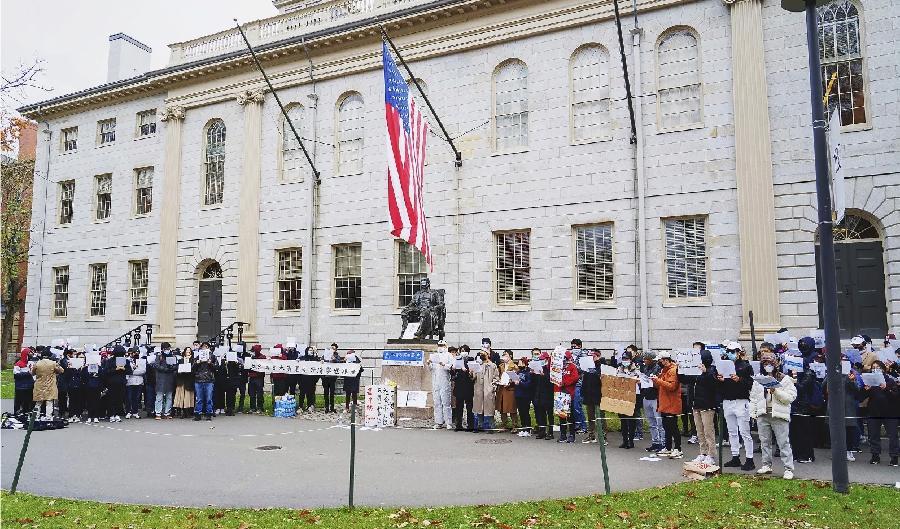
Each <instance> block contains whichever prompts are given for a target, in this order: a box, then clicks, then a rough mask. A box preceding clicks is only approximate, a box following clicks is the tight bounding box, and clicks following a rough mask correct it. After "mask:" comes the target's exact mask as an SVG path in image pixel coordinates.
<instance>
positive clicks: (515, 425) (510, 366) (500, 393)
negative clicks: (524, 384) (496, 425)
mask: <svg viewBox="0 0 900 529" xmlns="http://www.w3.org/2000/svg"><path fill="white" fill-rule="evenodd" d="M512 355H513V352H512V351H510V350H509V349H506V350H504V351H503V353H502V354H501V355H500V365H499V368H500V382H498V383H497V411H499V412H500V424H501V426H500V428H501V430H502V431H509V430H510V429H512V430H518V429H519V413H518V412H517V411H516V388H515V386H514V385H513V383H512V382H511V381H510V380H509V377H508V376H507V377H506V378H505V379H504V377H503V375H504V373H506V371H512V372H515V371H516V363H515V362H513V360H512ZM504 382H505V384H504ZM510 419H511V421H510Z"/></svg>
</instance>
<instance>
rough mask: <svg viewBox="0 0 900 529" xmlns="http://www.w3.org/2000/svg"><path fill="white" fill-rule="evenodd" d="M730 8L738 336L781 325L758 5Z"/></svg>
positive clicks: (732, 1) (733, 0) (751, 0)
mask: <svg viewBox="0 0 900 529" xmlns="http://www.w3.org/2000/svg"><path fill="white" fill-rule="evenodd" d="M723 1H724V3H725V5H727V6H729V7H730V9H731V50H732V51H731V53H732V64H733V83H734V87H733V88H734V89H733V97H734V130H735V134H734V136H735V158H736V179H737V199H738V224H739V233H740V252H741V300H742V309H743V310H742V312H743V321H742V325H741V338H743V339H747V338H749V335H750V318H749V311H751V310H752V311H753V318H754V324H755V326H756V329H757V336H758V337H761V336H762V333H764V332H771V331H774V330H777V329H778V328H779V327H781V322H780V319H781V316H780V311H779V306H778V297H779V296H778V272H777V268H776V253H775V219H774V215H773V211H774V210H775V196H774V186H773V184H772V143H771V139H770V136H769V96H768V91H767V87H766V70H765V58H764V56H763V31H762V1H761V0H723Z"/></svg>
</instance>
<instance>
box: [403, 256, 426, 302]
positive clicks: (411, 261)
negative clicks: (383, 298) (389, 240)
mask: <svg viewBox="0 0 900 529" xmlns="http://www.w3.org/2000/svg"><path fill="white" fill-rule="evenodd" d="M397 243H398V244H397V306H398V307H405V306H407V305H409V302H410V301H412V298H413V294H415V293H416V291H417V290H418V289H419V282H420V281H421V280H423V279H425V278H426V277H428V263H426V262H425V256H424V255H422V252H420V251H419V249H418V248H416V247H415V246H413V245H411V244H409V243H408V242H406V241H402V240H401V241H397Z"/></svg>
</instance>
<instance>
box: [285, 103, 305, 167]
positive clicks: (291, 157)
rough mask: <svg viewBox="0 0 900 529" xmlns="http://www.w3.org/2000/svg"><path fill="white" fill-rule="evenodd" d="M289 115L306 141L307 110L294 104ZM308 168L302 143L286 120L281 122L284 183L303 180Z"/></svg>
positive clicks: (288, 111) (288, 109) (289, 109)
mask: <svg viewBox="0 0 900 529" xmlns="http://www.w3.org/2000/svg"><path fill="white" fill-rule="evenodd" d="M287 115H288V117H289V118H290V120H291V123H293V125H294V128H295V129H296V130H297V134H299V135H300V138H301V139H303V140H304V141H306V138H305V136H306V128H305V127H306V119H305V117H306V108H305V107H304V106H303V105H300V104H292V105H289V106H288V107H287ZM306 167H307V162H306V157H305V156H304V155H303V149H301V148H300V142H299V141H297V137H296V136H294V131H293V130H291V125H290V124H289V123H288V120H287V119H286V118H282V120H281V180H282V181H284V182H297V181H300V180H302V179H303V175H304V172H305V169H306Z"/></svg>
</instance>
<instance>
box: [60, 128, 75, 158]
mask: <svg viewBox="0 0 900 529" xmlns="http://www.w3.org/2000/svg"><path fill="white" fill-rule="evenodd" d="M60 141H61V142H62V143H61V145H60V147H62V151H63V152H69V151H74V150H75V149H77V148H78V127H69V128H67V129H62V130H61V131H60Z"/></svg>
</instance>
